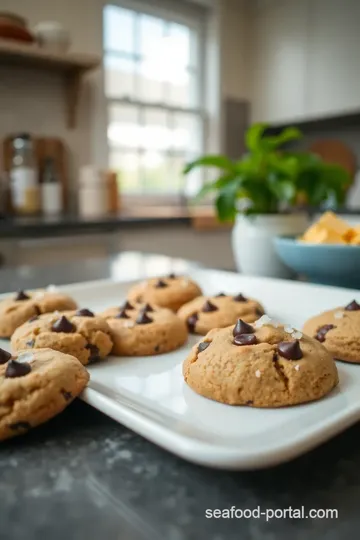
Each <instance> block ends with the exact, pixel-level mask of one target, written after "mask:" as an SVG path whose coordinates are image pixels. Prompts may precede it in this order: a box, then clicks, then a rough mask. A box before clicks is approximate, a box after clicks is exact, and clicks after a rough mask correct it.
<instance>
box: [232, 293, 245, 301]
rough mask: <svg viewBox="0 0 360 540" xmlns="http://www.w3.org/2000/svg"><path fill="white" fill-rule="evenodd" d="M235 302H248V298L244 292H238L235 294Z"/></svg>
mask: <svg viewBox="0 0 360 540" xmlns="http://www.w3.org/2000/svg"><path fill="white" fill-rule="evenodd" d="M234 300H235V302H247V298H245V296H244V295H243V294H241V293H240V294H238V295H237V296H234Z"/></svg>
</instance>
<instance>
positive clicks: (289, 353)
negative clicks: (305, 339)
mask: <svg viewBox="0 0 360 540" xmlns="http://www.w3.org/2000/svg"><path fill="white" fill-rule="evenodd" d="M277 351H278V353H279V354H280V356H282V357H283V358H286V360H300V358H302V357H303V353H302V350H301V347H300V343H299V340H298V339H296V340H295V341H281V342H280V343H278V346H277Z"/></svg>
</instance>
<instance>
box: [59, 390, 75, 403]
mask: <svg viewBox="0 0 360 540" xmlns="http://www.w3.org/2000/svg"><path fill="white" fill-rule="evenodd" d="M60 392H61V393H62V395H63V396H64V399H65V401H70V399H71V398H72V397H73V396H72V393H71V392H67V391H66V390H65V388H62V389H61V390H60Z"/></svg>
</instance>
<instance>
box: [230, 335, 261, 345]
mask: <svg viewBox="0 0 360 540" xmlns="http://www.w3.org/2000/svg"><path fill="white" fill-rule="evenodd" d="M257 342H258V341H257V339H256V336H255V334H236V336H235V337H234V343H235V345H256V343H257Z"/></svg>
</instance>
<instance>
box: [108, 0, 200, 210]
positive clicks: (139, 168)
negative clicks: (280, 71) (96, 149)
mask: <svg viewBox="0 0 360 540" xmlns="http://www.w3.org/2000/svg"><path fill="white" fill-rule="evenodd" d="M173 5H174V6H179V3H177V2H175V3H173ZM129 6H130V7H129ZM129 6H127V5H125V4H123V3H121V5H107V6H106V7H105V8H104V76H105V95H106V104H107V145H108V162H109V167H110V168H111V169H114V170H116V171H117V172H118V179H119V184H120V189H121V193H122V194H125V195H138V196H142V197H144V196H146V197H147V198H151V197H153V198H154V199H158V198H163V199H165V198H167V199H169V198H171V199H173V200H174V201H177V202H179V201H180V200H182V199H183V198H184V197H186V196H187V195H191V194H192V193H193V192H194V191H196V190H197V189H198V187H199V185H200V184H201V181H202V179H201V177H200V175H198V177H196V175H192V176H191V178H190V179H187V178H185V177H184V176H183V175H182V169H183V166H184V164H185V163H186V162H187V161H189V160H192V159H194V158H195V157H197V156H198V155H199V154H201V153H202V152H203V151H204V148H203V144H204V113H203V109H202V103H203V102H204V99H203V74H202V69H203V60H204V58H203V49H204V43H203V32H202V20H201V17H189V14H187V16H184V14H181V13H179V12H178V11H177V10H176V11H174V12H173V13H169V12H168V11H162V10H161V9H160V8H159V9H155V8H154V7H153V6H152V7H151V6H150V4H145V3H144V5H139V4H137V3H135V2H131V3H130V4H129ZM134 6H136V7H134Z"/></svg>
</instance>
